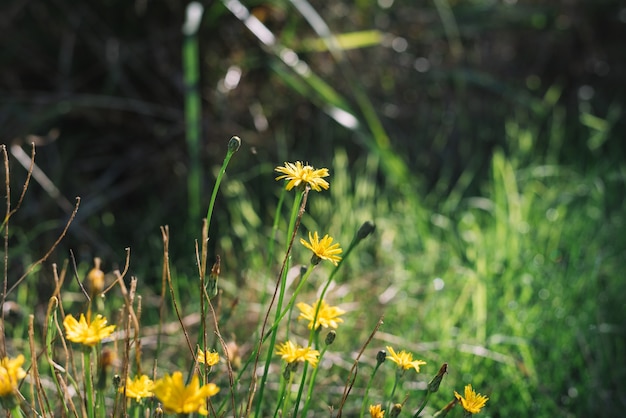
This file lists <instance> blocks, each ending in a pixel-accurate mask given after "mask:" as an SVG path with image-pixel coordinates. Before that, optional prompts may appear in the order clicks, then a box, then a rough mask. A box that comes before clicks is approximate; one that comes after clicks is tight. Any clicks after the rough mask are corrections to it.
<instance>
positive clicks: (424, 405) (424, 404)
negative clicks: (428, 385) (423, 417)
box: [413, 390, 432, 418]
mask: <svg viewBox="0 0 626 418" xmlns="http://www.w3.org/2000/svg"><path fill="white" fill-rule="evenodd" d="M431 393H432V392H431V391H430V390H429V391H427V392H426V396H425V397H424V400H423V401H422V404H421V405H420V407H419V409H418V410H417V412H416V413H415V414H413V418H417V417H418V416H419V414H420V412H422V411H423V410H424V408H425V407H426V404H427V403H428V398H430V394H431Z"/></svg>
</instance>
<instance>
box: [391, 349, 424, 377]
mask: <svg viewBox="0 0 626 418" xmlns="http://www.w3.org/2000/svg"><path fill="white" fill-rule="evenodd" d="M387 351H389V357H388V358H389V360H391V361H393V362H394V363H396V364H397V365H398V367H399V368H401V369H403V370H408V369H410V368H414V369H415V371H416V372H417V373H419V372H420V366H421V365H423V364H426V362H425V361H422V360H413V354H411V353H409V352H406V351H404V350H402V351H400V352H399V353H396V352H395V351H394V349H393V348H391V347H390V346H387Z"/></svg>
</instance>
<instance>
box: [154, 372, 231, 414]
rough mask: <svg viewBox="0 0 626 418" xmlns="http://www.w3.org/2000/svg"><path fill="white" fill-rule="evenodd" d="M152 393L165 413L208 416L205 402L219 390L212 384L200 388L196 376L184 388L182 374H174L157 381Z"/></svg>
mask: <svg viewBox="0 0 626 418" xmlns="http://www.w3.org/2000/svg"><path fill="white" fill-rule="evenodd" d="M152 391H153V392H154V394H155V395H156V397H157V398H159V400H160V401H161V403H163V408H164V409H165V412H167V413H175V414H189V413H192V412H197V413H199V414H200V415H208V411H207V409H206V400H207V398H209V397H211V396H214V395H215V394H217V393H218V392H219V391H220V389H219V388H218V387H217V386H216V385H215V384H214V383H209V384H207V385H204V386H200V379H199V378H198V375H194V376H193V377H192V378H191V382H189V385H187V386H185V383H184V382H183V374H182V373H181V372H174V373H173V374H172V375H171V376H170V375H165V377H163V378H162V379H159V380H157V381H156V382H155V384H154V389H153V390H152Z"/></svg>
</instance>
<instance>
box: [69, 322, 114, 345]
mask: <svg viewBox="0 0 626 418" xmlns="http://www.w3.org/2000/svg"><path fill="white" fill-rule="evenodd" d="M63 326H64V327H65V337H66V338H67V339H68V340H70V341H72V342H75V343H80V344H84V345H88V346H90V347H93V346H94V345H96V344H98V343H99V342H100V341H102V339H103V338H106V337H108V336H109V335H111V334H112V333H113V331H114V330H115V325H108V326H107V319H106V318H105V317H103V316H102V315H96V318H95V319H94V320H93V321H91V322H90V323H89V322H87V320H86V319H85V315H84V314H80V319H79V320H78V321H77V320H76V318H74V317H73V316H72V315H71V314H69V315H67V316H66V317H65V319H64V320H63Z"/></svg>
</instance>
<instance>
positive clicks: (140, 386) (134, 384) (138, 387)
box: [119, 374, 154, 401]
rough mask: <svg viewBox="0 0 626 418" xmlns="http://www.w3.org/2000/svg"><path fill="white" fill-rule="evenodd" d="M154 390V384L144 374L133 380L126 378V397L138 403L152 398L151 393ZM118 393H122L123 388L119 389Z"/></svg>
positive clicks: (152, 394)
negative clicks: (143, 399)
mask: <svg viewBox="0 0 626 418" xmlns="http://www.w3.org/2000/svg"><path fill="white" fill-rule="evenodd" d="M152 389H154V382H153V381H152V379H150V378H149V377H148V376H146V375H145V374H142V375H141V376H135V378H134V379H133V380H130V377H127V378H126V397H127V398H133V399H135V400H137V401H139V400H140V399H142V398H149V397H151V396H154V393H152ZM119 391H120V393H124V388H123V387H121V388H119Z"/></svg>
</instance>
